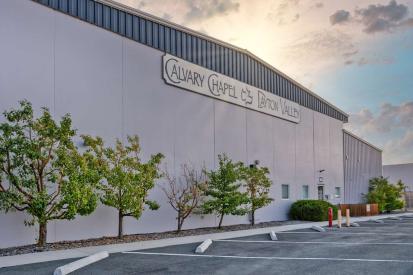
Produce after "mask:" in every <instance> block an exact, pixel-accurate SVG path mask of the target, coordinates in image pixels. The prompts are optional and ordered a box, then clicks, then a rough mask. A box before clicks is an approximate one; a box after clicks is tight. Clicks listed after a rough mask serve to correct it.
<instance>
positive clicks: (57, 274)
mask: <svg viewBox="0 0 413 275" xmlns="http://www.w3.org/2000/svg"><path fill="white" fill-rule="evenodd" d="M107 257H109V253H108V252H106V251H102V252H99V253H96V254H93V255H90V256H88V257H86V258H83V259H80V260H77V261H74V262H71V263H69V264H66V265H62V266H59V267H58V268H56V270H55V271H54V272H53V275H66V274H69V273H71V272H73V271H75V270H78V269H80V268H82V267H85V266H87V265H90V264H93V263H95V262H97V261H100V260H103V259H105V258H107Z"/></svg>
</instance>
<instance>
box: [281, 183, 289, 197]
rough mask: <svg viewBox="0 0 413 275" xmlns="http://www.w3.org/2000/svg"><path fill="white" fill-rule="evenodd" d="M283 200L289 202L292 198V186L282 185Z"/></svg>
mask: <svg viewBox="0 0 413 275" xmlns="http://www.w3.org/2000/svg"><path fill="white" fill-rule="evenodd" d="M281 198H282V199H283V200H288V199H289V198H290V186H289V185H288V184H282V185H281Z"/></svg>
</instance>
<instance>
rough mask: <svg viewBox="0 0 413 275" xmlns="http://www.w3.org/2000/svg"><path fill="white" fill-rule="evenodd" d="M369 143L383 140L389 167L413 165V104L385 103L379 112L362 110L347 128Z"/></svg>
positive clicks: (350, 121) (384, 158)
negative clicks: (411, 163) (407, 163)
mask: <svg viewBox="0 0 413 275" xmlns="http://www.w3.org/2000/svg"><path fill="white" fill-rule="evenodd" d="M345 128H347V129H349V130H350V131H351V132H353V133H355V134H357V135H359V136H360V137H363V138H365V139H367V140H372V139H373V140H381V141H382V142H381V144H380V143H379V144H377V145H378V146H381V147H382V148H383V161H384V163H386V164H390V163H404V162H413V101H409V102H405V103H402V104H400V105H393V104H390V103H385V104H383V105H382V106H381V107H380V109H379V111H378V112H377V113H373V112H372V111H371V110H369V109H362V110H360V111H359V112H358V113H354V114H350V117H349V123H348V124H347V125H346V126H345Z"/></svg>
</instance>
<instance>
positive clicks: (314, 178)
mask: <svg viewBox="0 0 413 275" xmlns="http://www.w3.org/2000/svg"><path fill="white" fill-rule="evenodd" d="M312 113H313V182H314V183H315V186H316V189H315V198H316V199H318V187H317V186H318V184H317V182H316V177H317V176H316V165H315V112H312Z"/></svg>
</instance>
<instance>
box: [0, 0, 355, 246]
mask: <svg viewBox="0 0 413 275" xmlns="http://www.w3.org/2000/svg"><path fill="white" fill-rule="evenodd" d="M0 41H2V43H0V60H1V63H0V109H1V110H2V111H3V110H6V109H9V108H10V107H13V106H16V104H17V101H18V100H21V99H23V98H26V99H28V100H30V101H31V102H32V103H33V105H34V107H35V108H39V107H41V106H46V107H49V108H50V110H52V112H53V114H54V116H56V117H60V116H62V115H63V114H66V113H70V114H71V115H72V119H73V124H74V126H75V127H76V128H77V129H78V131H79V133H86V134H91V135H99V136H101V137H103V138H104V139H105V140H106V141H107V143H109V144H110V143H112V142H114V140H115V139H116V138H121V139H123V140H124V139H125V138H126V136H127V135H131V134H138V135H139V136H140V139H141V145H142V147H143V152H142V153H143V156H144V158H145V157H148V156H149V155H150V154H153V153H157V152H161V153H163V154H164V155H165V156H166V159H165V163H166V164H167V165H168V168H169V169H170V170H171V172H173V173H179V168H180V165H181V164H183V163H188V162H190V163H192V164H193V165H195V166H198V167H200V166H202V165H205V166H206V167H207V168H214V167H215V166H216V160H217V154H219V153H226V154H228V155H229V156H230V157H231V158H232V159H234V160H237V161H243V162H245V163H247V164H249V163H253V162H254V161H255V160H259V161H260V165H262V166H267V167H269V169H270V171H271V179H272V180H273V187H272V189H271V196H272V197H273V198H274V202H273V203H272V204H271V205H269V206H268V207H266V208H263V209H261V210H259V211H258V212H257V214H256V216H257V219H258V220H257V222H263V221H271V220H285V219H287V213H288V210H289V206H290V205H291V203H292V202H293V201H295V200H298V199H303V198H309V199H326V200H329V201H330V202H332V203H335V204H336V203H340V202H343V194H345V192H344V190H343V189H344V187H345V185H344V182H345V180H344V178H345V177H344V170H345V168H344V164H346V165H349V162H345V163H344V162H343V160H344V147H343V139H344V134H343V124H344V123H346V122H347V119H348V115H347V114H346V113H345V112H343V111H342V110H340V109H339V108H337V107H336V106H334V105H332V104H331V103H329V102H327V101H326V100H324V99H322V98H321V97H319V96H318V95H316V94H315V93H313V92H312V91H310V90H308V89H307V88H305V87H303V86H302V85H300V84H299V83H297V82H296V81H294V80H293V79H291V78H289V77H288V76H286V75H285V74H283V73H282V72H280V71H278V70H277V69H275V68H274V67H272V66H271V65H270V64H267V63H266V62H264V61H263V60H261V59H259V58H258V57H256V56H254V55H253V54H252V53H250V52H248V51H246V50H243V49H240V48H237V47H235V46H233V45H230V44H227V43H225V42H222V41H219V40H217V39H214V38H212V37H208V36H206V35H203V34H200V33H197V32H195V31H193V30H189V29H187V28H185V27H182V26H179V25H176V24H173V23H170V22H167V21H165V20H163V19H159V18H156V17H154V16H152V15H149V14H146V13H142V12H140V11H137V10H134V9H131V8H129V7H126V6H123V5H120V4H117V3H115V2H113V1H109V0H59V1H57V0H41V1H30V0H15V1H14V0H13V1H12V0H5V1H0ZM359 172H360V171H357V173H359ZM159 184H162V182H160V183H159ZM151 198H152V199H155V200H157V201H158V202H159V203H160V204H161V208H160V209H159V210H158V211H156V212H151V211H146V212H145V213H144V214H143V216H142V217H141V219H140V220H139V221H136V220H134V219H126V221H125V226H124V228H125V233H126V234H130V233H139V232H154V231H156V232H159V231H166V230H173V229H174V228H175V223H176V222H175V213H174V211H173V210H172V209H171V208H170V207H169V206H168V205H167V203H166V201H165V197H164V194H163V193H162V192H160V189H159V187H157V188H155V189H154V190H153V192H152V194H151ZM23 220H24V215H23V214H21V213H12V214H6V215H5V214H0V224H1V225H2V226H1V227H0V238H2V239H1V242H0V244H1V245H0V246H11V245H21V244H27V243H32V242H34V238H35V236H36V234H35V232H36V231H35V230H34V229H33V228H28V227H25V226H24V225H23ZM217 222H218V221H217V219H216V218H215V217H214V216H192V217H191V218H190V219H189V220H188V222H187V223H186V224H185V228H195V227H207V226H215V225H216V224H217ZM224 223H225V224H237V223H248V217H247V216H245V217H226V218H225V219H224ZM116 224H117V218H116V212H115V210H113V209H110V208H106V207H99V208H98V209H97V210H96V212H95V213H93V214H92V215H91V216H88V217H79V218H77V219H76V220H74V221H56V222H51V223H50V225H49V228H48V232H49V235H48V237H49V239H48V241H59V240H74V239H81V238H91V237H100V236H107V235H116V230H117V227H116ZM3 238H5V239H3Z"/></svg>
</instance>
